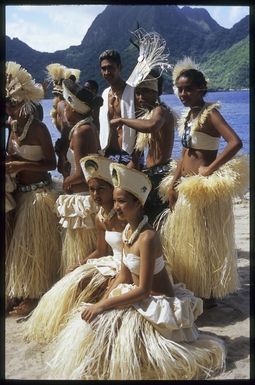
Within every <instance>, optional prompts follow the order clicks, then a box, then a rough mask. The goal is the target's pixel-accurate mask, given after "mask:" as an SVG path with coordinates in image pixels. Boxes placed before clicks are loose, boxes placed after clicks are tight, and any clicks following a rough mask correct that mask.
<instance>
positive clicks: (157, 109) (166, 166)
mask: <svg viewBox="0 0 255 385" xmlns="http://www.w3.org/2000/svg"><path fill="white" fill-rule="evenodd" d="M160 81H161V80H160ZM160 81H158V79H156V78H155V77H153V76H152V75H148V76H147V78H146V79H145V80H144V81H143V82H141V83H140V84H138V86H137V87H136V90H135V96H136V105H137V116H138V117H139V115H140V117H139V118H137V119H125V118H117V119H112V120H111V125H112V126H113V127H118V126H119V125H120V124H126V125H128V126H129V127H132V128H133V129H134V130H136V131H138V132H139V135H138V137H137V142H136V150H137V151H143V150H144V149H146V148H147V150H148V152H147V156H146V168H144V169H143V170H142V171H143V172H144V173H145V174H147V175H148V176H149V178H150V180H151V183H152V190H151V193H150V195H149V197H148V199H147V202H146V205H145V212H146V213H147V215H148V216H149V219H150V222H151V223H153V222H154V220H155V219H156V217H157V215H158V214H159V213H161V212H162V211H163V210H164V209H165V208H167V207H168V205H167V203H166V204H163V203H162V202H161V200H160V198H159V196H158V192H157V189H158V186H159V183H160V182H161V180H162V179H163V177H164V176H166V174H167V173H168V172H169V170H170V160H171V154H172V149H173V143H174V126H175V118H174V114H173V112H172V111H171V110H170V109H169V108H168V107H167V106H166V105H165V104H164V103H162V102H160V100H159V94H160V93H161V86H162V85H161V84H160ZM139 110H140V111H141V110H142V111H143V112H144V114H143V115H142V116H141V114H139Z"/></svg>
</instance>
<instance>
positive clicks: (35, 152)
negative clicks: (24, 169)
mask: <svg viewBox="0 0 255 385" xmlns="http://www.w3.org/2000/svg"><path fill="white" fill-rule="evenodd" d="M12 146H13V150H14V153H13V155H18V156H20V157H22V158H24V159H27V160H31V161H39V160H42V159H43V158H44V154H43V150H42V147H41V146H38V145H35V144H34V145H28V144H23V145H22V146H20V145H19V144H18V143H17V142H16V141H15V140H12Z"/></svg>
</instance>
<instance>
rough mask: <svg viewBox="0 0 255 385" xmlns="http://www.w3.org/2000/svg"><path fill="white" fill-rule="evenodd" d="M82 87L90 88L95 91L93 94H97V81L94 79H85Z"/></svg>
mask: <svg viewBox="0 0 255 385" xmlns="http://www.w3.org/2000/svg"><path fill="white" fill-rule="evenodd" d="M86 83H89V85H90V88H89V87H86V86H85V84H86ZM84 87H86V88H89V89H91V90H92V91H93V92H95V94H97V92H98V83H97V82H96V81H95V80H90V79H89V80H86V81H85V83H84Z"/></svg>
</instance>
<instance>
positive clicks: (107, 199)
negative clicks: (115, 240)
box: [67, 178, 126, 272]
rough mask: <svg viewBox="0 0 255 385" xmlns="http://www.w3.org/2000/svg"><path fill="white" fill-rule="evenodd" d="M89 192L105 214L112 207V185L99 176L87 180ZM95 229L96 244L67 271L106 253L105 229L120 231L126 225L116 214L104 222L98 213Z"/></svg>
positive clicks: (107, 246)
mask: <svg viewBox="0 0 255 385" xmlns="http://www.w3.org/2000/svg"><path fill="white" fill-rule="evenodd" d="M88 186H89V193H90V196H91V197H92V199H93V200H94V202H95V203H96V204H97V205H98V206H100V207H103V209H104V212H105V214H106V215H107V214H109V212H110V211H111V210H112V208H113V204H114V203H113V186H112V185H110V184H109V183H107V182H105V181H104V180H102V179H99V178H91V179H89V181H88ZM95 225H96V231H97V245H96V250H94V251H93V252H92V253H91V254H90V255H89V257H88V258H86V259H84V260H83V261H81V262H80V264H75V265H72V266H70V267H69V268H68V270H67V272H70V271H72V270H74V269H75V268H76V267H78V266H80V265H83V264H85V263H86V262H87V259H91V258H101V257H103V256H105V255H108V254H109V253H108V249H109V245H108V243H107V242H106V240H105V230H108V231H117V232H122V231H123V230H124V227H125V225H126V222H125V221H120V220H119V219H118V218H117V215H114V216H113V217H112V218H111V219H109V220H108V219H107V220H106V221H105V222H104V223H102V222H101V221H100V220H99V217H98V215H96V219H95Z"/></svg>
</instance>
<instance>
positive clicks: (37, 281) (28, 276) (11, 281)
mask: <svg viewBox="0 0 255 385" xmlns="http://www.w3.org/2000/svg"><path fill="white" fill-rule="evenodd" d="M55 201H56V194H55V193H54V192H53V191H50V190H49V189H46V188H45V189H44V190H41V191H40V190H36V191H32V192H26V193H21V192H20V193H16V210H15V218H14V229H13V235H12V239H11V241H10V246H9V248H8V251H7V257H6V293H7V296H9V297H10V298H13V297H17V298H39V297H40V296H41V295H42V294H43V293H45V292H46V291H47V290H48V289H49V288H50V287H51V286H52V285H53V284H54V283H55V282H56V280H57V270H58V267H59V261H60V250H61V239H60V233H59V230H58V223H57V216H56V214H55V212H54V204H55Z"/></svg>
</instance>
